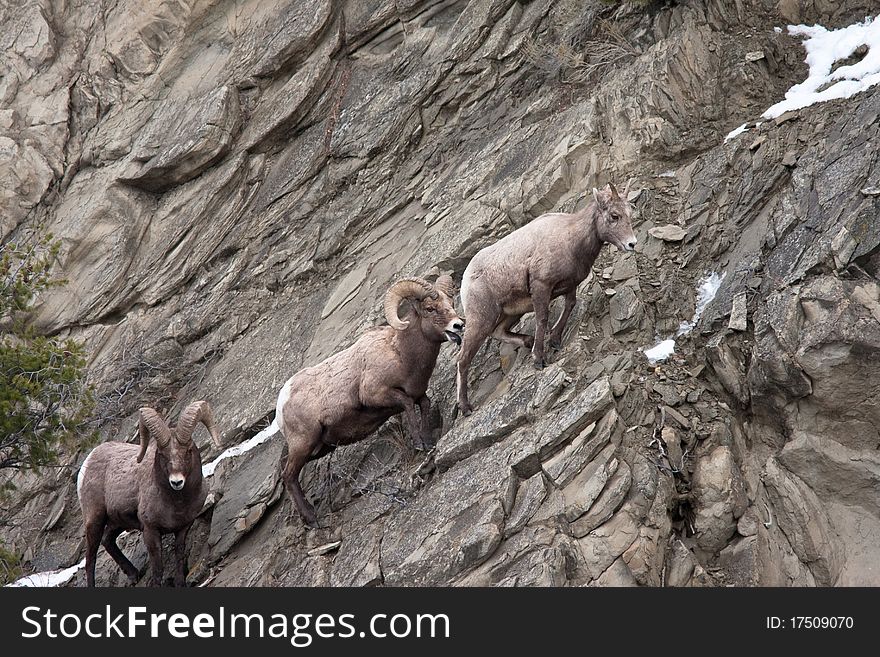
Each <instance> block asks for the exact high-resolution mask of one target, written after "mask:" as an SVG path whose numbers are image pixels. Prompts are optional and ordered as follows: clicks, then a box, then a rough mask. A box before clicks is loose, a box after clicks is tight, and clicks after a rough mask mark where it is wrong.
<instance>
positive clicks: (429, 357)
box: [275, 276, 464, 527]
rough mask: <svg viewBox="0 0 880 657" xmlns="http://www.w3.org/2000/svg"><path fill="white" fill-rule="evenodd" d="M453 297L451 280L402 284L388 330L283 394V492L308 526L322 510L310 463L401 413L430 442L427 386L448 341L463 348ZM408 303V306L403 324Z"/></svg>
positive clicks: (388, 311)
mask: <svg viewBox="0 0 880 657" xmlns="http://www.w3.org/2000/svg"><path fill="white" fill-rule="evenodd" d="M454 297H455V290H454V287H453V283H452V278H451V277H449V276H441V277H440V278H438V279H437V282H436V283H434V284H433V285H432V284H431V283H429V282H428V281H426V280H423V279H421V278H405V279H403V280H400V281H397V282H396V283H395V284H394V285H392V286H391V288H389V290H388V292H387V293H386V295H385V317H386V319H387V320H388V324H389V326H381V327H377V328H373V329H370V330H369V331H367V332H366V333H364V334H363V335H362V336H361V337H360V338H358V340H357V341H356V342H355V343H354V344H353V345H351V346H350V347H348V348H347V349H344V350H342V351H340V352H338V353H336V354H334V355H333V356H330V357H329V358H327V359H326V360H324V361H322V362H321V363H318V364H317V365H314V366H312V367H307V368H305V369H303V370H300V371H299V372H297V373H296V374H294V375H293V376H292V377H291V378H290V379H289V380H288V381H287V382H286V383H285V384H284V386H283V387H282V388H281V392H280V393H279V395H278V403H277V405H276V408H275V418H276V423H277V424H278V427H279V428H280V429H281V433H282V435H283V436H284V437H285V439H286V440H287V446H288V453H287V463H286V465H285V467H284V473H283V478H284V485H285V488H286V489H287V492H288V494H289V495H290V497H291V499H292V500H293V503H294V504H295V505H296V508H297V510H298V511H299V514H300V516H302V519H303V520H304V521H305V522H306V523H307V524H309V525H311V526H313V527H314V526H317V518H316V516H315V509H314V507H312V505H311V504H310V503H309V502H308V501H307V500H306V498H305V495H303V491H302V487H301V486H300V483H299V474H300V471H301V470H302V468H303V466H304V465H305V464H306V463H307V462H308V461H311V460H313V459H317V458H320V457H321V456H324V455H325V454H327V453H329V452H331V451H332V450H333V449H335V448H336V447H337V446H339V445H347V444H350V443H354V442H357V441H359V440H363V439H364V438H366V437H367V436H368V435H369V434H371V433H372V432H373V431H375V430H376V429H378V428H379V426H381V425H382V424H383V423H384V422H385V421H386V420H387V419H388V418H390V417H391V416H392V415H397V414H398V413H400V412H401V411H403V412H404V413H405V416H406V420H407V424H408V429H409V432H410V434H411V435H412V436H413V441H414V442H415V443H416V444H417V445H419V444H420V443H421V444H424V443H425V442H428V441H429V437H430V426H429V424H428V422H429V410H430V401H429V400H428V397H427V396H426V395H425V391H426V390H427V389H428V380H429V379H430V378H431V373H432V372H433V371H434V365H435V364H436V362H437V355H438V354H439V353H440V345H441V344H442V343H443V342H445V341H447V340H451V341H453V342H455V343H456V344H461V333H462V330H463V329H464V321H463V320H462V319H461V318H459V316H458V315H457V314H456V312H455V307H454V306H453V298H454ZM403 301H408V302H409V303H408V304H407V307H406V312H405V314H404V315H403V316H402V317H401V316H400V314H399V306H400V305H401V302H403ZM416 406H418V407H419V413H420V415H421V423H419V422H418V421H417V418H416V411H415V409H416Z"/></svg>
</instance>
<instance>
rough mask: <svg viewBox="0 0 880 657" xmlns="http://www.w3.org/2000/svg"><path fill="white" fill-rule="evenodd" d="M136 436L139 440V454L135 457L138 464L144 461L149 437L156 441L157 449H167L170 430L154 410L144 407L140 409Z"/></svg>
mask: <svg viewBox="0 0 880 657" xmlns="http://www.w3.org/2000/svg"><path fill="white" fill-rule="evenodd" d="M138 435H139V436H140V439H141V453H140V454H138V457H137V462H138V463H140V462H141V461H143V460H144V454H146V453H147V446H148V445H149V444H150V436H153V438H155V439H156V442H157V443H158V444H159V447H167V446H168V442H169V441H170V440H171V430H170V429H169V428H168V425H167V424H165V420H163V419H162V416H161V415H159V414H158V413H157V412H156V411H155V410H153V409H152V408H149V407H146V406H145V407H144V408H142V409H141V417H140V420H139V421H138Z"/></svg>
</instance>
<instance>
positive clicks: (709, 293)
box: [675, 272, 727, 336]
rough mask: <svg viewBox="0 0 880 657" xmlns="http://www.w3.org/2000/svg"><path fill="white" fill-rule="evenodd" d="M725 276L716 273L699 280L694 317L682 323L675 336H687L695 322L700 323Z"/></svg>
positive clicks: (724, 274)
mask: <svg viewBox="0 0 880 657" xmlns="http://www.w3.org/2000/svg"><path fill="white" fill-rule="evenodd" d="M725 276H727V272H725V273H723V274H721V275H720V276H719V275H718V273H717V272H712V273H711V274H709V275H707V276H704V277H703V278H701V279H700V282H699V283H698V284H697V303H696V307H695V308H694V316H693V318H691V321H689V322H682V323H681V324H680V325H679V327H678V331H676V333H675V335H676V336H679V335H687V334H688V333H690V332H691V331H692V330H693V329H694V327H695V326H696V325H697V322H699V321H700V317H702V316H703V311H704V310H706V306H708V305H709V304H710V303H712V300H713V299H714V298H715V295H716V294H718V289H719V288H720V287H721V282H722V281H723V280H724V277H725Z"/></svg>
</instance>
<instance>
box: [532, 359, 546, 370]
mask: <svg viewBox="0 0 880 657" xmlns="http://www.w3.org/2000/svg"><path fill="white" fill-rule="evenodd" d="M534 365H535V369H536V370H543V369H544V359H543V358H541V359H535V362H534Z"/></svg>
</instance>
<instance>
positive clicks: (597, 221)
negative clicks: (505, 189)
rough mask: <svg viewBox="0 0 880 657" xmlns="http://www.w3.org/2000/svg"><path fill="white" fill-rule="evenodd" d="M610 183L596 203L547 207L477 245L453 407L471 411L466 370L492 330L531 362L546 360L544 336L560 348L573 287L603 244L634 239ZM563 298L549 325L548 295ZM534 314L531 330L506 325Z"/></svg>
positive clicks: (467, 278) (464, 290) (624, 244)
mask: <svg viewBox="0 0 880 657" xmlns="http://www.w3.org/2000/svg"><path fill="white" fill-rule="evenodd" d="M628 190H629V184H628V183H627V186H626V188H625V189H624V193H623V196H621V195H620V194H618V193H617V189H616V188H615V187H614V185H612V184H611V183H609V184H608V185H607V186H606V188H605V189H604V190H602V191H599V190H598V189H595V188H593V197H594V199H593V202H592V203H590V204H589V205H587V207H586V208H584V209H583V210H581V211H580V212H576V213H574V214H566V213H561V212H553V213H549V214H544V215H541V216H540V217H538V218H537V219H535V220H534V221H532V222H531V223H528V224H526V225H525V226H523V227H522V228H519V229H517V230H515V231H513V232H512V233H510V234H509V235H507V236H506V237H503V238H502V239H500V240H499V241H498V242H496V243H495V244H493V245H491V246H488V247H486V248H485V249H483V250H481V251H479V252H478V253H477V254H476V255H475V256H474V257H473V259H472V260H471V261H470V263H469V264H468V266H467V268H466V269H465V271H464V276H463V277H462V281H461V305H462V308H463V309H464V312H465V314H466V315H467V319H468V324H467V330H466V331H465V334H464V341H463V343H462V345H461V352H460V353H459V357H458V374H457V387H458V406H459V408H460V409H461V411H462V413H463V414H464V415H468V414H469V413H470V412H471V405H470V402H469V400H468V394H467V383H468V382H467V376H468V369H469V367H470V364H471V361H472V360H473V358H474V356H475V355H476V353H477V350H478V349H479V348H480V346H481V345H482V344H483V342H485V340H486V338H488V337H489V336H490V335H492V336H494V337H496V338H498V339H499V340H502V341H504V342H510V343H512V344H515V345H517V346H520V347H526V348H528V349H531V350H532V357H533V360H534V363H535V367H537V368H542V367H544V337H545V335H546V333H547V331H548V330H549V331H550V345H551V346H553V347H559V346H561V343H562V332H563V330H564V329H565V325H566V323H567V322H568V318H569V316H570V315H571V311H572V309H573V308H574V304H575V301H576V293H577V287H578V285H580V283H581V282H582V281H584V280H585V279H586V278H587V276H588V275H589V274H590V269H591V267H592V266H593V262H594V261H595V259H596V256H597V255H599V250H600V249H601V248H602V245H603V244H605V243H610V244H614V246H616V247H617V248H618V249H620V250H621V251H632V250H633V249H634V248H635V246H636V236H635V234H634V233H633V229H632V223H631V215H632V207H631V206H630V204H629V202H628V201H627V199H626V197H627V192H628ZM560 296H564V297H565V306H564V307H563V310H562V315H560V317H559V320H558V321H557V322H556V323H555V324H554V325H553V327H552V328H548V325H547V324H548V320H549V315H550V302H551V301H552V300H553V299H555V298H556V297H560ZM530 312H534V313H535V336H534V338H532V336H530V335H524V334H522V333H513V332H511V329H512V328H513V327H514V326H515V325H516V324H517V322H519V320H520V318H521V317H522V316H523V315H524V314H526V313H530Z"/></svg>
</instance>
